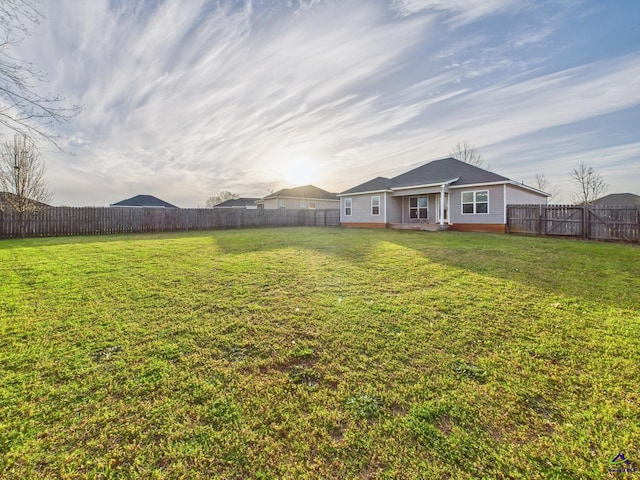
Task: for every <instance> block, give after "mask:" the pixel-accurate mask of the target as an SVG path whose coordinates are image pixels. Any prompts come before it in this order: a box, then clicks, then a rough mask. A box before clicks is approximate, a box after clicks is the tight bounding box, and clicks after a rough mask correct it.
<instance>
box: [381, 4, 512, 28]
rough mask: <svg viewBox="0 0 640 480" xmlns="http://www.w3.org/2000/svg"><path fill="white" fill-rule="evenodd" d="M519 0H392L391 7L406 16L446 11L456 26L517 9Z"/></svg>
mask: <svg viewBox="0 0 640 480" xmlns="http://www.w3.org/2000/svg"><path fill="white" fill-rule="evenodd" d="M520 6H521V2H520V1H519V0H392V2H391V9H392V10H393V11H395V12H396V13H397V14H398V15H399V16H402V17H406V16H410V15H413V14H416V13H420V12H425V11H427V12H428V11H434V12H440V13H444V14H446V15H447V16H448V17H449V21H450V22H451V23H452V24H453V25H454V26H461V25H465V24H468V23H472V22H474V21H476V20H478V19H480V18H482V17H485V16H487V15H492V14H495V13H499V12H504V11H509V10H514V9H517V8H519V7H520Z"/></svg>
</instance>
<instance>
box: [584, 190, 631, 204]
mask: <svg viewBox="0 0 640 480" xmlns="http://www.w3.org/2000/svg"><path fill="white" fill-rule="evenodd" d="M593 203H594V204H595V205H640V195H635V194H633V193H610V194H609V195H605V196H604V197H600V198H599V199H597V200H596V201H594V202H593Z"/></svg>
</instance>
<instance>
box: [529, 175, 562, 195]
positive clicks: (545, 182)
mask: <svg viewBox="0 0 640 480" xmlns="http://www.w3.org/2000/svg"><path fill="white" fill-rule="evenodd" d="M534 186H535V188H537V189H538V190H541V191H543V192H545V193H548V194H549V195H551V196H550V197H549V198H552V197H557V195H558V188H557V187H556V186H555V185H552V184H551V182H550V181H549V179H548V178H547V176H546V175H545V174H544V173H536V176H535V178H534Z"/></svg>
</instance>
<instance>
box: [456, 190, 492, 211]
mask: <svg viewBox="0 0 640 480" xmlns="http://www.w3.org/2000/svg"><path fill="white" fill-rule="evenodd" d="M462 213H489V191H488V190H479V191H477V192H462Z"/></svg>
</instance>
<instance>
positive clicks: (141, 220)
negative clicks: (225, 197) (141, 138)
mask: <svg viewBox="0 0 640 480" xmlns="http://www.w3.org/2000/svg"><path fill="white" fill-rule="evenodd" d="M21 224H23V225H25V236H28V237H36V236H37V237H51V236H64V235H107V234H117V233H133V232H173V231H185V230H215V229H226V228H245V227H284V226H304V225H318V226H339V225H340V210H338V209H332V210H319V211H316V210H284V209H279V210H245V209H203V208H200V209H198V208H189V209H161V208H127V207H115V208H114V207H50V208H44V209H41V210H37V211H35V212H31V213H29V214H27V217H26V218H25V222H22V223H21V221H20V215H19V214H18V213H17V212H15V211H13V210H10V209H8V208H5V209H4V210H3V211H0V238H17V237H20V236H21V235H20V231H21Z"/></svg>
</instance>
